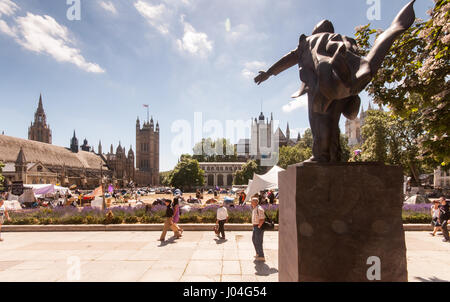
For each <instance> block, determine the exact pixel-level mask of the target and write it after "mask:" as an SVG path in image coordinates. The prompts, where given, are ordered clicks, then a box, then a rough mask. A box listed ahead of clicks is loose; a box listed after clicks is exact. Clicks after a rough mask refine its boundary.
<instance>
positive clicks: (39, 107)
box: [37, 94, 44, 112]
mask: <svg viewBox="0 0 450 302" xmlns="http://www.w3.org/2000/svg"><path fill="white" fill-rule="evenodd" d="M37 112H44V106H43V105H42V94H40V95H39V105H38V109H37Z"/></svg>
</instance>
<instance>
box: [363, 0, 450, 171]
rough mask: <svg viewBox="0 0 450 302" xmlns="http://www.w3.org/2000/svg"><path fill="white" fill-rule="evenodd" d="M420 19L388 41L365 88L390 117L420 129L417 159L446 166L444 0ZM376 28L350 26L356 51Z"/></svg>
mask: <svg viewBox="0 0 450 302" xmlns="http://www.w3.org/2000/svg"><path fill="white" fill-rule="evenodd" d="M434 2H435V5H434V8H433V9H431V10H430V11H429V12H428V14H429V15H430V19H428V20H426V21H422V20H416V22H415V24H414V25H413V26H411V28H410V29H408V30H407V31H406V32H405V33H404V34H403V35H402V37H401V38H399V39H398V40H397V41H395V43H394V44H393V46H392V48H391V51H390V52H389V54H388V55H387V56H386V59H385V60H384V62H383V64H382V67H381V68H380V70H379V71H378V73H377V74H376V75H375V77H374V79H373V81H372V82H371V83H370V84H369V86H368V87H367V89H366V90H367V92H368V94H369V95H370V96H371V97H372V98H373V99H374V101H375V102H376V103H377V104H383V105H387V106H388V107H389V108H390V109H391V111H392V113H393V115H394V116H395V117H394V118H395V119H400V120H404V121H405V123H413V124H415V127H418V128H419V129H420V134H419V136H418V139H417V143H418V148H419V155H420V158H421V159H426V160H433V161H435V163H436V164H441V165H442V166H448V165H449V164H450V138H449V127H450V102H449V95H450V84H449V70H450V51H449V43H450V20H449V17H450V0H434ZM380 33H381V31H377V30H375V29H371V28H370V24H368V25H366V26H361V27H359V28H357V29H356V40H357V42H358V45H359V47H360V49H361V53H362V54H363V55H364V54H367V53H368V51H369V50H370V48H371V47H372V43H371V41H372V40H373V38H374V37H378V35H379V34H380Z"/></svg>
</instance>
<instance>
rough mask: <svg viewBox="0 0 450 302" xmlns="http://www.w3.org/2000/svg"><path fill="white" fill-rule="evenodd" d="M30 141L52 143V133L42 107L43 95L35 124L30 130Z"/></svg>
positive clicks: (40, 98) (35, 117)
mask: <svg viewBox="0 0 450 302" xmlns="http://www.w3.org/2000/svg"><path fill="white" fill-rule="evenodd" d="M28 139H29V140H32V141H38V142H42V143H47V144H51V143H52V131H51V130H50V125H47V116H46V115H45V111H44V106H43V105H42V95H40V96H39V105H38V108H37V110H36V113H35V114H34V123H33V122H32V123H31V126H30V128H28Z"/></svg>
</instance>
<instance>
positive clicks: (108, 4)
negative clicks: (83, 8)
mask: <svg viewBox="0 0 450 302" xmlns="http://www.w3.org/2000/svg"><path fill="white" fill-rule="evenodd" d="M100 6H101V7H102V8H103V9H104V10H106V11H108V12H110V13H111V14H113V15H117V9H116V7H115V6H114V4H113V3H112V2H110V1H100Z"/></svg>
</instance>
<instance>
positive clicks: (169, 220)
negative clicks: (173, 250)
mask: <svg viewBox="0 0 450 302" xmlns="http://www.w3.org/2000/svg"><path fill="white" fill-rule="evenodd" d="M165 203H166V207H167V209H166V215H165V216H164V217H165V218H166V221H165V222H164V228H163V231H162V234H161V237H160V238H159V241H164V240H165V239H166V234H167V231H168V230H169V229H171V230H172V231H173V233H174V234H175V238H176V239H178V238H181V234H180V232H178V228H177V227H176V225H175V224H174V223H173V213H174V212H173V209H172V207H171V206H170V203H171V201H170V199H166V200H165Z"/></svg>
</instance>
